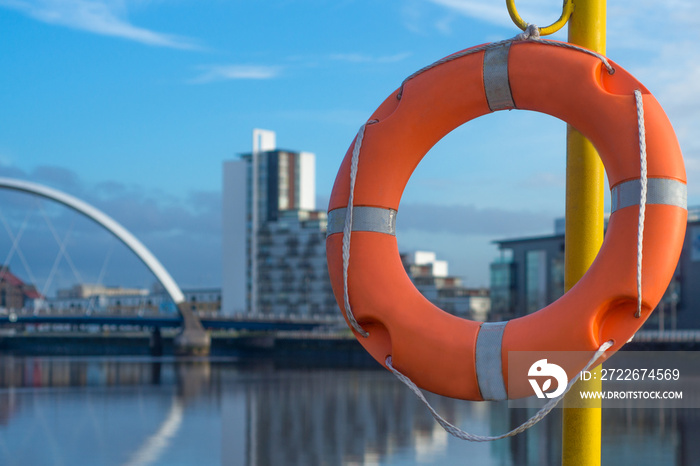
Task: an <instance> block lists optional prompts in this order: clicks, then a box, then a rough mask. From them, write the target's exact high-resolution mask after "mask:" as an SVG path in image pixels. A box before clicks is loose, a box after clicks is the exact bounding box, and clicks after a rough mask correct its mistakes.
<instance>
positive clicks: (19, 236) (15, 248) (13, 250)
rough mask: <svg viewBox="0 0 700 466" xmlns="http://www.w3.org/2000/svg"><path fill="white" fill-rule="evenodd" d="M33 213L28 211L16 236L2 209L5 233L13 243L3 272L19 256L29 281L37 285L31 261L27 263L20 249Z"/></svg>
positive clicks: (1, 216) (0, 213) (4, 263)
mask: <svg viewBox="0 0 700 466" xmlns="http://www.w3.org/2000/svg"><path fill="white" fill-rule="evenodd" d="M32 213H33V211H31V210H29V211H27V214H26V215H25V217H24V221H23V222H22V224H21V225H20V227H19V230H18V231H17V234H16V235H15V234H14V232H13V231H12V227H11V226H10V223H9V222H8V221H7V218H6V217H5V215H4V214H3V212H2V209H0V221H1V222H2V224H3V226H4V227H5V231H6V232H7V236H8V237H9V238H10V241H11V242H12V246H11V247H10V250H9V251H8V253H7V256H5V261H4V262H3V264H2V267H3V270H6V269H7V267H8V266H9V265H10V262H11V261H12V258H13V256H14V255H15V253H16V254H17V257H19V259H20V261H21V262H22V266H23V267H24V269H25V271H26V272H27V275H29V279H30V280H31V282H32V283H37V281H36V277H35V275H34V273H33V272H32V268H31V267H30V266H29V261H27V258H26V257H25V256H24V253H23V252H22V249H21V248H20V247H19V241H20V239H22V235H23V234H24V231H25V229H26V228H27V225H28V224H29V219H30V217H31V216H32Z"/></svg>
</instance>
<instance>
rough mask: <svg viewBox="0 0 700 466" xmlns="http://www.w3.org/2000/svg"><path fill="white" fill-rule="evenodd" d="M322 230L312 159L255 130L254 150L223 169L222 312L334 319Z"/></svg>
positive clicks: (323, 219)
mask: <svg viewBox="0 0 700 466" xmlns="http://www.w3.org/2000/svg"><path fill="white" fill-rule="evenodd" d="M325 232H326V213H325V211H317V210H316V184H315V155H314V154H312V153H309V152H296V151H289V150H282V149H278V148H277V147H276V137H275V133H274V132H272V131H265V130H259V129H256V130H254V131H253V151H252V152H251V153H248V154H242V155H240V156H239V158H238V159H237V160H233V161H226V162H224V166H223V212H222V234H223V238H222V246H223V251H222V254H223V256H222V257H223V274H222V290H221V291H222V307H221V311H222V314H224V315H242V314H246V315H258V314H262V315H276V316H285V315H288V314H295V315H297V314H298V315H304V316H312V315H319V314H328V313H331V312H333V313H335V300H334V299H333V295H332V290H331V288H330V284H329V280H328V272H327V267H326V259H325V241H324V240H325ZM331 303H333V304H332V305H331Z"/></svg>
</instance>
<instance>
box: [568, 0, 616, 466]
mask: <svg viewBox="0 0 700 466" xmlns="http://www.w3.org/2000/svg"><path fill="white" fill-rule="evenodd" d="M605 27H606V0H575V1H574V11H573V13H572V15H571V18H570V19H569V42H570V43H573V44H577V45H581V46H583V47H586V48H588V49H591V50H594V51H596V52H599V53H602V54H604V53H605ZM582 104H583V103H582ZM604 189H605V180H604V171H603V164H602V162H601V161H600V158H599V157H598V153H597V152H596V151H595V149H594V148H593V145H592V144H591V143H590V142H589V141H588V140H587V139H586V138H584V137H583V135H581V133H579V132H578V131H576V130H575V129H574V128H572V127H571V126H568V127H567V159H566V240H565V241H566V251H565V268H564V282H565V287H566V289H567V290H568V289H570V288H571V287H572V286H574V284H575V283H576V282H577V281H578V280H579V279H580V278H581V277H582V276H583V275H584V274H585V273H586V270H588V267H589V266H590V265H591V263H592V262H593V260H594V259H595V256H596V254H598V250H599V249H600V246H601V244H602V243H603V228H604V206H603V202H604ZM595 371H598V376H597V377H591V380H589V381H586V382H583V381H579V382H577V384H576V385H575V386H574V387H573V389H572V390H571V392H570V396H566V397H565V398H564V409H563V432H562V465H563V466H594V465H595V466H599V465H600V461H601V452H600V446H601V404H600V400H586V401H582V400H581V399H580V395H578V394H579V393H580V392H579V390H580V389H585V390H600V389H601V388H602V383H601V381H600V373H599V371H600V367H598V368H597V369H595Z"/></svg>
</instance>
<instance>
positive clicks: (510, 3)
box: [506, 0, 574, 36]
mask: <svg viewBox="0 0 700 466" xmlns="http://www.w3.org/2000/svg"><path fill="white" fill-rule="evenodd" d="M506 6H507V7H508V14H509V15H510V19H512V20H513V22H514V23H515V25H516V26H518V27H519V28H520V29H522V30H523V31H524V30H525V29H527V26H528V23H526V22H525V21H524V20H523V19H522V18H521V17H520V15H519V14H518V10H517V9H516V8H515V0H506ZM573 11H574V2H573V0H564V5H563V6H562V12H561V16H560V17H559V19H558V20H556V21H555V22H553V23H552V24H550V25H549V26H546V27H543V28H539V29H540V35H541V36H548V35H550V34H554V33H555V32H557V31H558V30H559V29H561V28H562V27H564V25H565V24H566V22H567V21H568V20H569V17H570V16H571V13H573Z"/></svg>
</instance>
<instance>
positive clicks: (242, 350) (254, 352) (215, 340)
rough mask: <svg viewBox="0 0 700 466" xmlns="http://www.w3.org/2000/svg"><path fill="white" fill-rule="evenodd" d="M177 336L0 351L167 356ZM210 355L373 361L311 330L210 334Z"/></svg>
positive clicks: (77, 339) (13, 340)
mask: <svg viewBox="0 0 700 466" xmlns="http://www.w3.org/2000/svg"><path fill="white" fill-rule="evenodd" d="M175 335H176V332H163V333H162V334H152V333H150V332H114V333H87V332H46V333H44V332H42V333H22V334H14V335H0V352H1V353H2V354H6V355H15V356H154V355H155V356H161V355H162V356H171V355H173V354H174V351H173V350H174V346H173V340H174V338H175ZM211 337H212V338H211V345H212V346H211V355H212V356H224V357H235V358H240V359H245V360H255V359H265V360H273V361H275V362H279V363H283V364H285V365H288V366H297V365H309V364H313V365H314V366H329V367H332V366H336V365H342V366H352V367H368V366H372V365H376V364H377V363H376V362H375V361H374V360H373V359H372V357H371V356H369V354H368V353H367V352H366V351H365V350H364V349H363V348H362V346H361V345H360V344H359V343H358V342H357V340H356V339H355V338H354V337H353V336H352V335H350V334H318V333H313V332H278V333H274V334H272V333H231V332H220V333H217V332H214V333H212V335H211Z"/></svg>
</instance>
